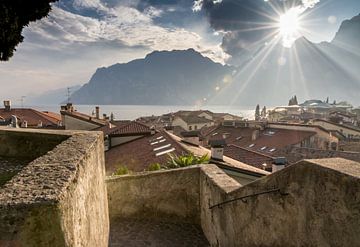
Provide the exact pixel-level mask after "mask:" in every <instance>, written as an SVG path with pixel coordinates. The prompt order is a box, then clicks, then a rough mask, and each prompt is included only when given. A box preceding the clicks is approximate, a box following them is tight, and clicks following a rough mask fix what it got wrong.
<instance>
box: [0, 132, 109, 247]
mask: <svg viewBox="0 0 360 247" xmlns="http://www.w3.org/2000/svg"><path fill="white" fill-rule="evenodd" d="M21 132H23V133H24V131H21ZM40 132H41V131H40ZM54 133H55V132H54ZM56 133H58V134H59V135H65V136H66V135H68V137H69V136H70V137H69V138H68V139H67V140H65V141H63V142H62V143H60V144H59V145H58V146H56V147H55V148H54V149H53V150H51V151H49V152H48V153H47V154H46V155H44V156H41V157H39V158H37V159H36V160H34V161H33V162H31V163H30V164H29V165H28V166H26V167H25V168H24V169H23V170H22V171H21V172H19V173H18V174H17V175H16V176H15V177H13V178H12V179H11V180H10V181H8V182H7V183H6V184H5V185H4V187H3V188H2V189H1V190H0V246H3V245H5V244H8V245H9V246H99V247H102V246H104V247H105V246H108V236H109V218H108V204H107V192H106V186H105V164H104V149H103V135H102V133H101V132H73V133H72V134H71V135H69V132H66V131H64V132H62V131H60V132H56ZM44 141H46V140H44ZM0 146H1V144H0Z"/></svg>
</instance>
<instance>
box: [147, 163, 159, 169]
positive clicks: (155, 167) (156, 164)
mask: <svg viewBox="0 0 360 247" xmlns="http://www.w3.org/2000/svg"><path fill="white" fill-rule="evenodd" d="M158 170H161V165H160V164H159V163H153V164H150V165H149V167H148V171H158Z"/></svg>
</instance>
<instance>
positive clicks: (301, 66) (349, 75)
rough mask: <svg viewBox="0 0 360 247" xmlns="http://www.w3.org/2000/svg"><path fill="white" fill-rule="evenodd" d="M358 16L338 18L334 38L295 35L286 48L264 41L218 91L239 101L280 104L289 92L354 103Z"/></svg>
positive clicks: (359, 57)
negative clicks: (314, 39) (322, 39)
mask: <svg viewBox="0 0 360 247" xmlns="http://www.w3.org/2000/svg"><path fill="white" fill-rule="evenodd" d="M359 36H360V16H356V17H354V18H352V19H351V20H347V21H344V22H343V23H342V25H341V26H340V29H339V30H338V32H337V34H336V36H335V38H334V40H332V41H331V42H322V43H320V44H316V43H312V42H311V41H309V40H308V39H306V38H304V37H301V38H299V39H298V40H296V42H295V43H294V44H293V46H292V47H291V48H284V47H283V46H282V45H281V44H276V45H274V46H272V45H271V44H268V45H264V46H263V47H261V48H260V49H259V50H257V51H256V53H254V54H253V57H252V59H251V60H249V61H246V63H244V64H242V65H241V67H240V68H239V71H238V73H237V74H236V75H235V76H234V79H233V80H234V82H236V83H233V84H232V87H228V88H226V89H225V90H222V92H221V93H222V95H227V96H228V98H229V99H233V102H236V104H239V105H246V106H247V105H249V103H250V104H251V105H255V104H257V103H259V104H261V105H270V106H271V105H283V104H287V102H288V99H289V98H290V96H291V95H295V94H296V95H297V98H298V99H300V101H303V100H306V99H321V100H325V99H326V98H327V97H329V98H330V99H331V100H337V101H341V100H347V101H350V102H352V103H353V104H356V105H359V104H360V97H359V94H360V69H359V68H360V41H359V40H360V37H359Z"/></svg>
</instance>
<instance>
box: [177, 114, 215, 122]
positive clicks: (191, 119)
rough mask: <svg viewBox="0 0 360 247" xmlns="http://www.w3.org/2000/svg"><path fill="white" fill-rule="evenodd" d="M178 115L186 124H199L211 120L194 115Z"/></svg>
mask: <svg viewBox="0 0 360 247" xmlns="http://www.w3.org/2000/svg"><path fill="white" fill-rule="evenodd" d="M178 117H179V118H181V119H182V120H184V121H185V122H186V123H187V124H201V123H210V122H212V121H211V120H209V119H207V118H204V117H199V116H194V115H189V116H178Z"/></svg>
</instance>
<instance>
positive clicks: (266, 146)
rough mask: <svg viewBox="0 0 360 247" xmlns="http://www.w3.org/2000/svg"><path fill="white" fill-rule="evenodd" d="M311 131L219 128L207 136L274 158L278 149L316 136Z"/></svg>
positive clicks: (210, 138)
mask: <svg viewBox="0 0 360 247" xmlns="http://www.w3.org/2000/svg"><path fill="white" fill-rule="evenodd" d="M255 131H258V137H257V138H256V139H255V140H253V138H252V137H253V134H254V132H255ZM315 134H316V133H315V132H311V131H298V130H288V129H275V128H267V129H265V130H257V129H256V128H234V127H226V126H219V127H218V128H216V129H214V130H212V131H211V132H210V133H208V134H207V136H206V139H207V140H215V139H225V140H226V143H227V144H228V145H229V144H233V145H237V146H240V147H243V148H246V149H249V150H252V151H257V152H260V153H264V154H267V155H270V156H272V153H274V152H275V151H277V150H278V149H281V148H284V147H286V146H289V145H295V144H298V143H301V142H302V141H303V140H305V139H307V138H309V137H311V136H313V135H315Z"/></svg>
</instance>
